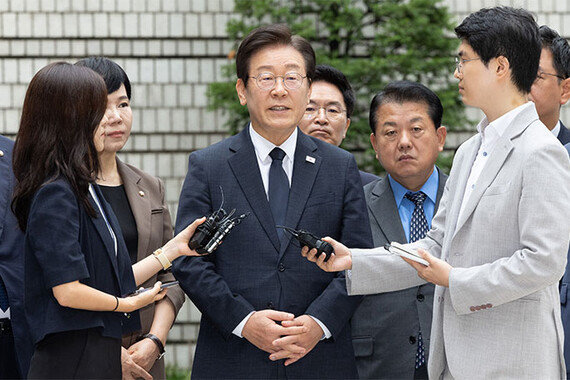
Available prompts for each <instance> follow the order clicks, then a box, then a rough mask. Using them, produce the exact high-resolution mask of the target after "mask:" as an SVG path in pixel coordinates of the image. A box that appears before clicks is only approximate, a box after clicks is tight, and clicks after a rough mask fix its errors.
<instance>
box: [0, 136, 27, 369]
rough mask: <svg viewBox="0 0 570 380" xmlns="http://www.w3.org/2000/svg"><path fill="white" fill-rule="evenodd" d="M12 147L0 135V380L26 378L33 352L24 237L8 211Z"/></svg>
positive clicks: (12, 145)
mask: <svg viewBox="0 0 570 380" xmlns="http://www.w3.org/2000/svg"><path fill="white" fill-rule="evenodd" d="M13 147H14V142H13V141H11V140H10V139H8V138H6V137H4V136H1V135H0V379H12V378H26V375H27V373H28V368H29V366H30V359H31V357H32V352H33V345H32V341H31V337H30V336H29V329H28V327H27V324H26V320H25V316H24V309H23V307H24V306H23V298H24V289H23V286H24V256H23V251H22V250H23V243H24V235H23V234H22V231H21V230H20V228H19V227H18V223H17V221H16V217H15V216H14V214H13V213H12V210H11V209H10V203H11V202H12V190H13V188H14V182H15V179H14V174H13V173H12V149H13ZM6 297H7V298H6Z"/></svg>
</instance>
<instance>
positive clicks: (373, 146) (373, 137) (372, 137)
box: [370, 133, 380, 160]
mask: <svg viewBox="0 0 570 380" xmlns="http://www.w3.org/2000/svg"><path fill="white" fill-rule="evenodd" d="M370 144H372V148H373V149H374V152H376V159H377V160H379V159H380V157H378V149H376V135H375V134H374V133H371V134H370Z"/></svg>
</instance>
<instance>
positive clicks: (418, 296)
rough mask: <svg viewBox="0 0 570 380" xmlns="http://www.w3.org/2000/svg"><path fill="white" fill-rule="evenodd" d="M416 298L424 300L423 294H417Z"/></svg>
mask: <svg viewBox="0 0 570 380" xmlns="http://www.w3.org/2000/svg"><path fill="white" fill-rule="evenodd" d="M416 298H417V299H418V301H420V302H424V300H425V298H426V297H425V296H424V295H423V294H418V295H417V297H416Z"/></svg>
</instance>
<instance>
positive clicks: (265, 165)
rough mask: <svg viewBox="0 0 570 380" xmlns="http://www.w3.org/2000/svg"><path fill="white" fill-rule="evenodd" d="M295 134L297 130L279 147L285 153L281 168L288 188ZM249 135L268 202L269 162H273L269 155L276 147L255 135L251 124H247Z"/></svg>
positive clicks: (291, 173)
mask: <svg viewBox="0 0 570 380" xmlns="http://www.w3.org/2000/svg"><path fill="white" fill-rule="evenodd" d="M297 134H298V132H297V128H295V130H294V131H293V133H291V136H289V138H288V139H287V140H285V142H284V143H283V144H281V145H279V148H281V149H282V150H283V151H284V152H285V157H283V163H282V164H281V166H282V167H283V170H284V171H285V174H287V179H288V180H289V187H291V178H293V159H294V157H295V149H296V148H297ZM249 135H250V136H251V142H252V143H253V149H254V150H255V156H256V157H257V165H259V171H260V172H261V180H262V181H263V187H264V188H265V194H266V195H267V197H268V198H267V199H268V200H269V169H270V168H271V162H273V159H272V158H271V156H270V155H269V153H271V151H272V150H273V149H274V148H276V147H277V145H275V144H273V143H272V142H271V141H269V140H266V139H265V138H264V137H262V136H261V135H260V134H259V133H257V132H256V131H255V129H253V127H252V126H251V123H250V124H249Z"/></svg>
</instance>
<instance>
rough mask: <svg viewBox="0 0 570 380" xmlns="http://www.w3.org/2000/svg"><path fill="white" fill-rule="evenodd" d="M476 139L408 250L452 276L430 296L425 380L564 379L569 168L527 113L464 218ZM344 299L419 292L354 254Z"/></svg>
mask: <svg viewBox="0 0 570 380" xmlns="http://www.w3.org/2000/svg"><path fill="white" fill-rule="evenodd" d="M480 144H481V137H480V135H479V134H477V135H475V136H474V137H472V138H471V139H469V140H468V141H466V142H465V143H464V144H463V145H462V146H461V147H460V148H459V149H458V151H457V154H456V156H455V159H454V162H453V167H452V169H451V173H450V176H449V179H448V180H447V182H446V185H445V190H444V194H443V196H442V199H441V202H440V206H439V209H438V212H437V214H436V216H435V217H434V220H433V223H432V229H431V230H430V231H429V233H428V235H427V236H426V238H424V239H422V240H420V241H418V242H416V243H413V244H412V245H411V246H412V247H414V248H418V247H422V248H424V249H427V250H428V251H429V252H430V253H431V254H432V255H434V256H437V257H440V258H441V259H443V260H445V261H447V262H448V263H449V264H451V265H452V266H453V269H452V271H451V274H450V279H449V285H450V286H449V288H445V287H441V286H436V289H435V294H434V313H433V321H432V330H431V345H430V352H429V362H428V371H429V377H430V379H440V378H459V379H504V378H513V379H523V378H524V379H561V378H565V373H566V371H565V366H564V357H563V352H562V351H563V339H564V332H563V329H562V324H561V320H560V300H559V294H558V281H559V279H560V278H561V276H562V274H563V273H564V268H565V264H566V253H567V250H568V243H569V239H570V219H569V215H570V202H568V199H570V186H568V184H569V183H570V161H569V159H568V154H567V153H566V151H565V150H564V148H563V147H562V145H561V144H560V142H559V141H558V140H556V138H555V137H554V135H553V134H552V133H550V131H548V129H547V128H546V127H545V126H544V125H543V124H542V123H541V122H540V121H539V120H538V115H537V113H536V109H535V107H534V106H530V107H528V108H526V109H524V110H523V111H521V113H520V114H519V115H518V116H516V118H515V119H514V120H513V121H512V122H511V124H510V125H509V126H508V128H507V130H506V131H505V133H504V135H503V136H502V137H501V138H500V140H499V141H498V143H497V145H496V147H495V148H494V150H493V151H492V152H490V157H489V160H488V162H487V163H486V166H485V167H484V169H483V172H482V173H481V176H480V177H479V180H478V182H477V187H476V188H475V190H474V191H473V193H472V195H471V197H470V198H469V200H468V203H467V204H466V205H465V210H464V212H463V213H462V215H461V218H459V211H460V209H461V203H462V201H463V195H464V191H465V186H466V183H467V179H468V177H469V173H470V170H471V166H472V164H473V161H474V159H475V156H476V154H477V151H478V149H479V146H480ZM349 275H350V279H349V278H348V277H349V276H347V288H348V290H349V294H370V293H376V292H386V291H393V290H400V289H404V288H408V287H411V286H417V285H419V284H421V283H422V282H423V280H421V279H420V278H419V277H418V276H417V274H416V272H415V270H413V269H412V268H411V267H410V266H408V264H406V263H404V262H403V261H402V260H401V259H400V258H399V257H395V256H393V255H388V254H387V253H386V251H385V250H383V249H376V250H368V251H366V250H353V267H352V270H351V271H350V274H349Z"/></svg>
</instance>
